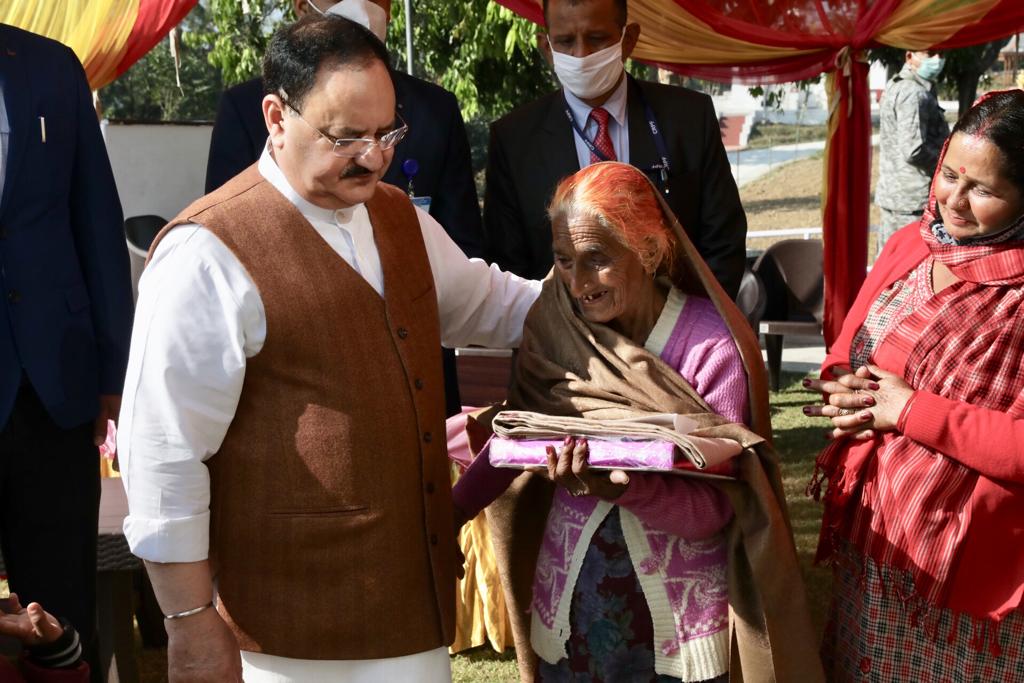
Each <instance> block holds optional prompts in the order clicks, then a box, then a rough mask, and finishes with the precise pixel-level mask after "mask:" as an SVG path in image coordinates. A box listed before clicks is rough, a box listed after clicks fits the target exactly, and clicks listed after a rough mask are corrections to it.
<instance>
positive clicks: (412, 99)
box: [206, 0, 484, 415]
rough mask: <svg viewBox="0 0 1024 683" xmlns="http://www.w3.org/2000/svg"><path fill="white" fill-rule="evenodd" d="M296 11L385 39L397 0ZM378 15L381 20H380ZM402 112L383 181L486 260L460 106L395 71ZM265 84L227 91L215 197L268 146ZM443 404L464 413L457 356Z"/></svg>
mask: <svg viewBox="0 0 1024 683" xmlns="http://www.w3.org/2000/svg"><path fill="white" fill-rule="evenodd" d="M294 1H295V13H296V14H297V15H299V16H300V17H301V16H304V15H306V14H308V13H310V12H318V13H320V14H325V13H330V14H337V15H339V16H345V17H346V18H350V19H353V20H355V21H358V22H359V23H362V24H363V25H364V26H366V27H367V28H369V29H370V30H371V31H373V32H374V33H376V34H377V37H378V38H380V39H381V40H383V39H384V29H385V28H386V21H387V17H389V16H390V11H391V0H343V1H342V2H338V3H335V2H331V1H330V0H294ZM378 12H379V13H380V14H381V15H382V17H383V21H378ZM392 77H393V81H394V84H395V98H396V102H397V108H398V114H399V116H401V117H402V119H404V120H405V122H406V123H407V124H408V125H409V132H408V134H407V135H406V136H405V138H404V139H403V140H402V143H401V144H400V145H398V146H397V147H395V156H394V159H393V160H392V162H391V166H390V167H389V168H388V170H387V172H386V173H385V174H384V182H386V183H390V184H392V185H396V186H398V187H400V188H402V189H404V190H406V191H408V192H410V194H412V195H414V197H415V200H414V201H416V203H417V204H418V205H419V206H421V207H423V208H424V209H426V210H427V211H428V212H429V213H430V215H431V216H433V217H434V218H435V219H437V222H438V223H440V224H441V226H442V227H443V228H444V229H445V231H447V233H448V234H449V235H450V236H451V238H452V240H454V242H455V243H456V244H458V245H459V247H460V248H461V249H462V251H463V252H465V254H466V255H467V256H469V257H483V255H484V233H483V226H482V225H481V222H480V205H479V202H478V200H477V194H476V185H475V183H474V181H473V168H472V163H471V161H470V154H469V141H468V139H467V137H466V126H465V124H464V123H463V120H462V113H461V112H460V111H459V105H458V102H457V101H456V100H455V96H454V95H452V94H451V93H450V92H448V91H447V90H445V89H444V88H441V87H439V86H437V85H434V84H433V83H428V82H426V81H422V80H420V79H418V78H414V77H412V76H410V75H408V74H405V73H402V72H399V71H395V72H394V73H393V74H392ZM264 94H265V93H264V91H263V79H261V78H254V79H253V80H251V81H246V82H245V83H241V84H239V85H236V86H235V87H233V88H230V89H229V90H227V91H226V92H225V93H224V94H223V95H222V96H221V100H220V105H219V107H218V110H217V119H216V121H215V122H214V125H213V135H212V137H211V139H210V156H209V159H208V161H207V164H206V192H207V193H210V192H212V191H213V190H215V189H217V188H218V187H220V186H221V185H223V184H224V183H225V182H227V181H228V180H229V179H231V178H233V177H234V176H236V175H237V174H238V173H240V172H242V171H243V170H245V169H246V168H248V167H249V166H250V165H252V164H254V163H255V162H256V160H257V159H259V156H260V153H262V152H263V147H264V146H265V145H266V143H267V129H266V125H265V124H264V122H263V109H262V104H261V103H262V101H263V96H264ZM444 376H445V407H446V410H447V414H448V415H454V414H456V413H458V412H459V411H460V410H461V406H460V401H459V393H458V383H457V381H456V375H455V355H454V352H452V351H450V350H448V351H445V352H444Z"/></svg>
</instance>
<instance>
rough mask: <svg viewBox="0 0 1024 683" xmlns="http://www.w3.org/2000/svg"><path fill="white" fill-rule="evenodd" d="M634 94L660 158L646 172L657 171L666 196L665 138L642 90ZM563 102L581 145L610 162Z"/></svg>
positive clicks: (667, 164) (602, 159)
mask: <svg viewBox="0 0 1024 683" xmlns="http://www.w3.org/2000/svg"><path fill="white" fill-rule="evenodd" d="M636 92H637V94H638V95H639V97H640V101H641V102H642V103H643V105H644V115H645V116H646V117H647V128H648V130H650V131H651V136H652V137H653V138H654V146H655V147H657V148H658V156H659V157H660V160H659V161H658V163H656V164H654V165H653V166H651V167H650V168H649V169H646V170H647V171H648V172H650V171H658V176H659V177H660V178H661V189H662V192H664V193H665V194H666V195H667V194H668V192H669V188H668V172H669V170H671V168H672V167H671V166H670V165H669V161H668V145H666V144H665V138H664V136H662V134H661V129H660V128H659V127H658V120H657V119H656V118H654V110H653V109H651V105H650V104H649V103H648V102H647V98H646V97H644V93H643V90H641V89H640V87H639V86H637V89H636ZM563 102H564V104H565V117H566V118H567V119H569V124H570V125H571V126H572V129H573V130H574V131H576V135H578V136H579V137H580V140H582V141H583V144H584V145H586V146H587V149H588V150H590V153H591V154H593V155H594V156H596V157H597V158H598V159H600V160H601V161H611V160H610V159H609V158H608V157H607V156H606V155H605V154H604V153H602V152H601V150H599V149H598V148H597V145H595V144H594V141H593V140H591V139H590V138H588V137H587V135H586V133H584V132H583V129H582V128H580V124H578V123H576V119H575V118H574V117H573V115H572V110H571V109H570V108H569V103H568V102H565V101H564V95H563Z"/></svg>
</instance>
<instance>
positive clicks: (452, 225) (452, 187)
mask: <svg viewBox="0 0 1024 683" xmlns="http://www.w3.org/2000/svg"><path fill="white" fill-rule="evenodd" d="M445 94H446V95H447V96H448V97H447V98H446V99H447V100H448V103H447V110H448V114H447V119H448V126H447V129H448V134H447V135H446V136H445V138H446V140H447V146H446V149H445V150H444V162H443V170H442V171H441V174H440V182H441V187H440V189H439V191H438V193H437V196H436V197H435V198H434V199H433V200H432V201H431V205H430V214H431V215H432V216H433V217H434V218H436V219H437V222H438V223H440V224H441V225H442V226H443V227H444V228H445V230H447V232H448V234H449V236H451V238H452V239H453V240H454V241H455V243H456V244H458V245H459V246H460V247H461V248H462V251H463V252H465V254H466V256H469V257H471V258H472V257H477V258H483V256H484V233H483V224H482V223H481V221H480V203H479V200H478V198H477V194H476V183H475V182H474V180H473V163H472V158H471V156H470V152H469V139H468V137H467V136H466V124H465V122H464V121H463V120H462V112H461V111H459V105H458V103H457V102H456V100H455V96H454V95H452V94H451V93H445ZM434 202H437V203H436V205H435V203H434Z"/></svg>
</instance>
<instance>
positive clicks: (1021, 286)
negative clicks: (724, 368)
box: [811, 149, 1024, 640]
mask: <svg viewBox="0 0 1024 683" xmlns="http://www.w3.org/2000/svg"><path fill="white" fill-rule="evenodd" d="M944 154H945V149H943V155H944ZM940 168H941V163H940ZM933 188H934V182H933ZM934 206H935V195H934V189H933V190H932V195H931V197H930V199H929V207H934ZM935 221H936V215H935V213H934V212H933V211H931V210H929V211H927V212H926V214H925V216H924V217H923V218H922V220H921V222H920V224H919V225H918V226H917V234H913V233H912V231H913V228H911V227H910V226H908V227H907V228H905V229H904V230H903V231H902V232H903V235H900V236H899V237H900V239H899V240H897V241H895V242H894V243H893V244H892V247H893V248H889V249H887V250H886V251H885V252H883V254H882V257H881V258H880V259H879V262H878V263H876V264H875V268H874V269H873V272H872V277H869V279H868V281H867V282H866V283H865V286H864V287H863V288H862V290H861V292H860V295H859V296H858V299H857V302H856V303H855V305H854V307H853V309H852V310H851V312H850V315H849V317H848V318H847V320H846V321H845V323H844V326H843V331H842V333H841V335H840V337H839V339H837V340H836V343H835V345H834V346H833V349H832V351H831V354H830V356H829V358H828V359H827V360H826V362H825V367H824V372H823V376H824V375H825V374H827V373H828V370H829V368H830V367H831V366H835V365H850V364H851V362H850V346H851V341H852V340H853V338H854V337H855V335H856V333H857V331H858V330H859V329H860V327H861V325H862V323H863V322H864V320H865V318H866V316H867V314H868V312H869V310H871V309H872V306H873V305H874V304H875V302H876V300H877V299H878V296H879V295H880V294H881V293H883V292H884V291H885V290H886V289H887V288H888V287H889V286H890V285H891V284H892V283H893V282H895V281H898V280H901V279H903V278H905V277H906V275H907V273H909V271H910V270H912V269H913V268H914V267H916V266H917V265H918V264H920V263H921V261H922V260H923V259H924V258H927V256H928V255H929V254H930V255H931V256H932V257H933V258H934V259H935V260H937V261H940V262H942V263H943V264H945V265H946V266H948V267H949V268H950V270H952V271H953V273H954V274H955V275H956V276H957V277H958V278H959V279H960V280H961V281H960V282H958V283H955V284H954V285H952V286H950V287H947V288H946V289H944V290H942V291H941V292H939V293H938V294H936V295H935V296H933V297H932V298H931V299H930V300H929V301H928V302H927V303H926V304H925V305H924V306H922V307H921V308H919V309H918V310H916V311H915V312H914V313H912V314H911V315H910V316H909V317H907V318H905V319H903V320H901V321H899V322H898V323H896V324H895V325H893V326H892V327H891V328H890V329H889V330H888V331H887V334H886V335H885V336H884V338H883V339H881V341H880V342H879V345H878V346H877V347H876V349H875V351H874V354H873V356H872V362H875V363H877V364H879V365H881V366H882V367H884V368H885V369H887V370H890V371H892V372H897V373H902V374H903V376H904V378H905V379H906V380H907V382H908V383H909V384H910V385H911V386H912V387H914V388H915V389H916V390H918V391H924V392H931V393H934V394H937V395H939V396H942V397H945V398H947V399H952V400H956V401H962V402H965V403H968V404H970V405H972V406H978V407H984V408H989V409H992V410H998V411H1003V412H1006V413H1008V414H1010V415H1011V416H1013V417H1018V418H1024V241H1021V240H1020V239H1019V238H1018V239H1013V240H1007V241H1003V242H997V243H992V242H991V241H989V242H988V243H985V244H975V245H971V246H964V245H956V244H941V243H940V242H939V240H938V239H936V237H935V234H934V233H933V230H932V226H933V224H934V223H935ZM896 349H899V350H896ZM901 358H905V359H906V360H905V363H903V367H893V366H894V365H899V359H901ZM887 363H888V365H889V367H886V365H887ZM911 409H912V407H911ZM979 447H981V445H979ZM817 464H818V471H819V472H820V473H821V474H823V475H824V476H825V477H827V479H828V489H827V492H826V494H825V512H824V517H823V520H822V532H821V539H820V542H819V546H818V557H817V559H818V560H819V561H822V560H826V561H827V560H829V559H831V558H833V556H834V553H835V551H836V549H837V544H839V543H844V542H849V543H851V544H852V545H853V546H854V547H855V548H856V549H857V550H858V551H860V553H862V554H863V555H865V556H867V557H870V558H872V559H874V560H875V561H876V562H878V563H880V564H882V565H885V566H890V567H893V568H896V569H899V570H903V571H907V572H910V574H911V575H912V576H913V578H914V585H915V590H916V592H917V595H916V596H913V597H914V598H916V599H918V600H922V601H923V606H927V605H935V606H939V607H948V608H951V609H953V610H954V611H957V612H965V613H967V614H970V615H971V616H973V617H975V618H980V619H987V620H992V621H993V622H998V621H999V620H1000V619H1001V618H1002V617H1004V616H1005V615H1006V614H1007V613H1008V612H1010V611H1012V610H1014V609H1017V608H1018V607H1020V605H1021V588H1020V587H1021V586H1022V585H1024V550H1020V549H1018V550H1017V551H1014V552H1015V553H1016V554H1017V555H1018V556H1019V559H1020V560H1021V561H1020V562H1014V563H1008V564H1007V563H1000V562H991V561H985V558H984V557H982V556H981V555H983V554H984V553H985V548H986V547H988V548H991V547H992V546H991V545H990V544H991V543H997V544H998V543H1004V544H1005V543H1008V542H1009V543H1012V542H1013V540H1012V539H1015V538H1019V532H1020V529H1021V526H1022V524H1024V520H1022V519H1021V518H1020V514H1019V513H1020V511H1021V510H1022V509H1024V485H1020V484H1015V483H1011V482H999V481H994V480H992V479H989V478H987V477H985V476H983V475H981V474H979V473H978V472H977V471H975V470H972V469H970V468H968V467H966V466H965V465H963V464H961V463H960V462H958V461H956V460H954V459H953V458H952V457H950V456H949V455H946V454H944V453H940V452H937V451H935V450H932V449H930V448H928V447H926V446H924V445H923V444H921V443H919V442H916V441H914V440H913V439H911V438H909V437H907V436H903V435H902V434H900V433H898V432H890V433H887V434H885V435H883V436H882V437H880V438H875V439H874V440H872V441H869V442H855V441H852V440H846V441H839V442H834V443H833V444H831V445H830V446H829V447H828V448H826V449H825V451H823V452H822V454H821V455H820V456H819V458H818V463H817ZM816 485H817V482H812V487H811V488H812V491H813V490H815V489H816ZM979 539H983V541H984V542H979ZM965 549H966V550H965ZM908 597H909V596H908ZM982 640H983V638H982Z"/></svg>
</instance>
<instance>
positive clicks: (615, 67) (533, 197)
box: [484, 0, 747, 297]
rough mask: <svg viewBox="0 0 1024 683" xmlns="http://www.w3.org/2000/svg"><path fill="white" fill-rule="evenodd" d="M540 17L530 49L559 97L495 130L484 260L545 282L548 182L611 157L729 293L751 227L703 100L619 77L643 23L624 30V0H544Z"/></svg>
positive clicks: (522, 110)
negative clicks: (669, 216)
mask: <svg viewBox="0 0 1024 683" xmlns="http://www.w3.org/2000/svg"><path fill="white" fill-rule="evenodd" d="M544 17H545V23H546V24H547V27H548V32H547V34H546V35H544V34H538V45H539V47H540V49H541V51H543V52H544V54H545V55H546V56H547V58H548V61H549V62H552V63H553V66H554V69H555V73H556V75H557V76H558V79H559V81H560V82H561V83H562V86H563V89H562V90H559V91H557V92H555V93H552V94H550V95H547V96H545V97H542V98H540V99H538V100H535V101H533V102H530V103H528V104H525V105H523V106H521V107H519V108H518V109H516V110H515V111H513V112H512V113H510V114H508V115H506V116H505V117H503V118H501V119H499V120H498V121H496V122H495V123H494V124H492V126H491V138H490V147H489V150H488V159H487V190H486V194H485V197H484V227H485V230H486V233H487V239H488V256H489V258H490V259H491V260H493V261H495V262H497V263H498V264H499V265H500V266H501V267H502V268H503V269H506V270H511V271H512V272H514V273H517V274H519V275H522V276H524V277H528V278H540V277H543V276H544V275H545V274H546V273H547V272H548V270H550V269H551V265H552V256H551V225H550V222H549V221H548V217H547V204H548V201H549V200H550V198H551V194H552V192H553V191H554V189H555V186H556V185H557V184H558V181H559V180H561V179H562V178H564V177H565V176H568V175H571V174H572V173H575V172H576V171H578V170H579V169H580V168H581V167H583V166H586V165H588V164H590V163H593V162H595V161H598V160H608V159H612V158H614V159H617V160H618V161H623V162H627V163H630V164H632V165H634V166H636V167H638V168H640V169H642V170H644V171H645V172H647V173H648V174H649V175H650V176H651V179H652V180H654V181H655V184H656V185H657V186H658V187H659V188H660V189H661V191H662V192H663V193H665V199H667V200H668V203H669V205H670V206H671V207H672V210H673V211H675V213H676V216H677V217H678V218H679V221H680V222H681V223H682V225H683V227H684V228H685V229H686V231H687V233H688V234H689V235H690V239H692V240H693V242H694V244H695V245H696V246H697V249H698V250H699V251H700V253H701V255H702V256H703V257H704V260H705V261H707V263H708V265H709V266H710V267H711V270H712V272H714V274H715V276H716V277H717V278H718V280H719V282H721V284H722V286H723V287H724V288H725V290H726V291H727V292H728V293H729V294H730V295H731V296H734V297H735V296H736V293H737V292H738V291H739V285H740V278H741V277H742V275H743V267H744V260H745V256H746V234H747V219H746V215H745V214H744V213H743V207H742V206H741V205H740V199H739V193H738V191H737V189H736V182H735V181H734V180H733V177H732V174H731V172H730V170H729V161H728V158H727V157H726V154H725V148H724V147H723V145H722V138H721V131H720V128H719V125H718V118H717V116H716V114H715V110H714V106H713V105H712V103H711V98H710V97H708V96H707V95H704V94H702V93H698V92H695V91H692V90H688V89H686V88H679V87H673V86H668V85H661V84H658V83H648V82H645V81H638V80H635V79H633V78H631V77H629V76H628V75H627V74H626V73H625V71H624V69H623V66H622V64H623V62H624V61H625V59H626V58H627V57H629V55H630V53H631V52H632V51H633V48H634V47H635V46H636V42H637V39H638V38H639V36H640V26H639V24H635V23H633V24H628V25H627V22H626V0H545V2H544ZM599 109H601V110H603V111H604V112H606V113H602V112H600V111H598V110H599ZM592 112H593V115H592ZM601 119H603V120H604V123H602V122H601ZM655 131H656V132H655Z"/></svg>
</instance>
